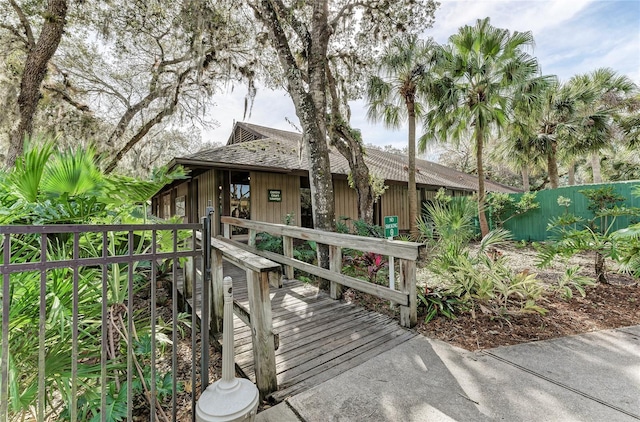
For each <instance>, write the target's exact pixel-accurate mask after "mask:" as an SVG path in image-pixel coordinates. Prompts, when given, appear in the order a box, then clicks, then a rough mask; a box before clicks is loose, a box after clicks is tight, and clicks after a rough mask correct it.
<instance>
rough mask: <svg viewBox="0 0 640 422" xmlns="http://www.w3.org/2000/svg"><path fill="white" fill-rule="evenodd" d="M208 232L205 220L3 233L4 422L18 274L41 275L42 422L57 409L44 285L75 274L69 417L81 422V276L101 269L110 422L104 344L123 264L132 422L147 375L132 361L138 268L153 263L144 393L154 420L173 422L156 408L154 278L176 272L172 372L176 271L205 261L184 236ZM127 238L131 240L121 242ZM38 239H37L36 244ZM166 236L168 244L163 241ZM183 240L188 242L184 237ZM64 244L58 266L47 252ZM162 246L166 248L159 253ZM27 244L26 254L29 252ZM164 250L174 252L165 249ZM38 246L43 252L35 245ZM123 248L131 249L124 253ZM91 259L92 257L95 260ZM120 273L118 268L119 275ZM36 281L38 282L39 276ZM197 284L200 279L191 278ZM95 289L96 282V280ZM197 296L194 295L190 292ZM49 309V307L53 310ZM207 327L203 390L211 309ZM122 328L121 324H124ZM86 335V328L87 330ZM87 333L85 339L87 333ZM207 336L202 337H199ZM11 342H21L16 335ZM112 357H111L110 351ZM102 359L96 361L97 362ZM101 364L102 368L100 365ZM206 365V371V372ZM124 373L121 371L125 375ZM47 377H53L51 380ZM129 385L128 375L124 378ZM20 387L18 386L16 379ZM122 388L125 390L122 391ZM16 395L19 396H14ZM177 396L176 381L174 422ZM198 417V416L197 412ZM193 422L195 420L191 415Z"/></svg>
mask: <svg viewBox="0 0 640 422" xmlns="http://www.w3.org/2000/svg"><path fill="white" fill-rule="evenodd" d="M203 225H204V226H205V231H206V228H208V226H209V223H208V221H203V224H154V225H140V224H136V225H51V226H0V236H1V237H2V242H1V246H0V247H1V250H2V252H1V254H0V257H1V260H2V262H1V263H0V274H2V290H1V291H2V300H1V304H2V312H1V314H2V324H1V325H2V336H1V343H0V349H1V355H0V397H2V399H1V400H0V420H8V419H9V411H10V406H11V403H10V400H9V397H10V396H9V393H10V391H9V388H10V377H11V376H14V377H15V374H14V375H11V374H10V366H11V362H12V360H13V359H14V357H13V355H12V353H13V349H12V347H13V346H12V344H10V342H9V340H10V332H9V330H10V323H11V321H10V310H11V308H10V307H11V303H12V300H15V299H16V298H13V297H12V292H13V291H14V289H15V288H16V286H14V285H12V276H15V277H17V274H19V273H25V272H39V273H40V282H39V304H38V307H39V319H38V320H39V324H38V365H37V367H38V376H37V380H38V382H37V400H36V404H35V406H34V407H35V408H34V409H32V410H31V412H32V413H33V417H35V419H36V420H38V421H44V420H45V419H46V418H47V417H51V416H50V415H51V414H55V410H54V411H53V412H52V409H51V407H52V406H53V405H54V403H51V400H50V398H49V397H47V392H48V389H50V388H51V386H47V384H46V377H47V367H46V361H47V358H48V357H50V356H49V355H48V353H50V351H49V350H47V342H46V340H47V339H46V338H45V337H46V330H47V317H48V315H47V305H48V302H47V293H48V286H47V280H48V275H49V274H50V272H52V271H54V270H56V269H70V270H71V271H72V275H71V277H72V280H71V283H72V310H71V317H72V323H71V325H72V326H71V328H70V329H71V382H70V384H71V385H70V386H69V391H70V394H68V396H69V397H70V400H71V402H70V403H68V404H67V408H68V415H66V417H68V418H69V420H71V421H74V422H75V421H77V420H78V419H79V415H78V397H79V396H80V395H81V394H82V393H83V392H84V388H85V385H84V384H83V382H82V381H81V376H82V374H79V363H84V362H86V361H87V357H86V356H84V355H82V353H81V352H82V345H81V344H79V333H80V330H81V328H80V325H79V324H80V323H81V322H83V321H82V318H83V317H84V315H82V314H81V313H80V301H81V299H82V298H81V297H80V295H81V292H80V290H79V289H80V287H81V286H80V277H81V276H80V271H81V269H84V268H87V267H89V268H93V269H95V270H96V274H101V276H100V277H99V280H100V281H99V283H100V288H101V321H100V323H101V328H100V333H99V334H100V336H101V340H100V357H99V364H100V375H99V383H100V384H99V390H100V408H99V409H100V410H99V413H100V418H101V420H102V421H105V420H106V416H107V413H108V409H107V407H108V403H107V393H108V392H107V388H108V387H107V385H108V379H113V378H112V377H113V376H114V374H113V373H108V371H109V368H110V366H109V365H108V361H109V353H110V351H109V350H107V347H108V342H107V339H108V338H109V336H110V335H113V333H110V332H109V331H108V329H109V326H108V325H109V317H110V315H109V313H110V312H111V309H110V303H109V300H108V298H109V294H110V288H112V287H113V286H111V285H110V279H109V277H110V276H111V277H117V276H119V275H120V274H119V273H118V274H115V271H119V268H117V266H118V265H119V264H122V265H124V266H126V267H127V274H126V281H123V284H124V283H126V287H124V285H123V286H122V290H121V291H123V292H125V293H123V295H125V296H126V299H124V300H123V302H122V306H126V315H127V318H126V319H127V322H126V323H127V328H128V335H129V338H128V341H126V353H127V357H126V394H127V420H132V411H133V407H134V403H133V375H134V374H138V375H140V376H142V370H143V368H140V366H139V365H138V364H137V362H134V350H133V341H132V337H133V333H134V329H135V327H134V318H133V315H134V309H133V304H134V303H133V302H134V277H135V276H136V274H135V272H134V264H140V263H148V264H149V266H150V276H149V281H150V296H149V300H150V309H149V312H150V325H151V327H150V347H151V351H150V356H151V358H150V359H151V362H150V366H151V375H150V382H149V385H148V386H147V385H146V383H145V382H144V381H142V382H143V384H144V390H145V394H146V395H147V397H148V402H149V407H150V420H156V419H158V418H159V419H160V420H162V419H165V420H166V419H168V418H169V415H167V414H166V413H165V412H164V410H163V409H162V408H161V407H159V406H158V405H157V402H156V400H155V397H157V393H158V392H157V390H156V388H157V387H156V383H157V381H158V380H157V378H156V376H157V374H156V358H157V355H158V340H157V334H158V333H157V314H156V305H157V303H156V288H157V276H158V271H159V265H161V264H162V263H163V262H165V263H168V264H169V265H170V266H171V267H172V268H173V270H172V278H173V280H172V281H173V282H172V283H171V284H172V291H171V299H172V300H171V302H172V326H171V332H172V337H171V341H172V344H173V347H172V356H171V365H172V368H173V369H174V370H175V368H177V363H178V362H177V359H178V357H177V354H176V347H175V345H176V344H177V333H178V326H177V324H178V302H179V300H178V292H177V288H176V286H177V282H176V277H177V276H178V274H177V268H178V267H179V260H180V259H181V258H194V261H196V259H195V258H197V257H203V255H204V254H203V250H202V248H198V246H197V245H195V242H192V241H187V242H185V241H183V240H181V239H182V237H181V236H182V235H184V234H185V232H186V234H188V236H189V237H190V238H191V239H194V238H195V233H196V231H199V230H203ZM149 233H150V237H146V238H147V239H148V241H146V247H145V248H144V249H143V248H140V247H138V246H139V245H140V244H141V243H140V242H141V238H142V237H144V236H149ZM116 236H120V237H119V239H120V241H121V243H120V246H121V247H122V248H123V249H126V250H119V251H116V250H115V248H114V238H115V237H116ZM124 236H126V240H123V237H124ZM34 237H35V238H34ZM160 237H162V239H163V242H160V241H159V240H160ZM183 237H184V236H183ZM61 238H63V239H64V242H66V243H65V245H69V244H70V245H71V248H69V246H65V248H66V249H65V251H64V255H65V256H64V257H63V258H62V259H60V256H52V254H51V253H50V252H51V250H52V248H53V247H55V246H56V245H60V243H61ZM161 243H162V245H164V247H161ZM26 244H28V245H29V247H27V246H25V245H26ZM167 244H169V246H168V247H167ZM34 245H38V246H34ZM122 245H126V247H125V246H122ZM92 252H93V253H92ZM199 261H200V262H203V266H204V265H206V263H205V260H204V259H200V260H199ZM114 267H115V269H114ZM195 271H196V267H195V265H194V266H193V272H194V273H195ZM202 272H203V273H205V269H204V268H202ZM36 277H37V276H36ZM192 279H194V280H195V274H194V276H193V277H192ZM96 283H98V280H96ZM193 291H194V292H195V289H193ZM49 305H51V304H50V303H49ZM203 317H204V318H205V319H202V323H201V324H200V329H201V331H202V333H201V337H200V339H201V356H202V359H203V361H202V363H203V365H202V367H203V368H202V369H203V370H202V373H201V376H202V379H201V385H202V388H203V389H204V388H206V386H207V385H208V384H209V380H208V371H207V367H208V352H209V341H208V340H209V335H208V333H207V332H206V330H207V328H208V323H207V322H208V318H209V317H208V309H204V310H203ZM122 325H123V326H124V321H122ZM196 326H197V323H196V313H195V312H192V319H191V329H192V332H191V335H192V346H194V347H192V356H191V358H192V362H193V365H192V369H191V371H192V372H191V379H192V387H193V388H192V391H191V402H192V408H193V405H194V404H195V400H196V391H195V390H196V388H195V387H196V384H195V377H196V372H195V371H196V348H195V345H196V337H197V335H198V332H197V331H196ZM82 329H84V328H82ZM83 334H84V332H83ZM202 334H204V335H202ZM12 335H18V334H13V333H12ZM111 353H112V354H113V351H111ZM96 359H97V358H96ZM96 364H97V362H96ZM205 364H206V366H205ZM123 370H124V368H120V371H123ZM49 375H50V374H49ZM123 378H124V376H123ZM14 381H15V380H14ZM122 388H125V387H124V386H123V387H122ZM14 393H15V392H14ZM176 394H177V380H176V376H173V377H172V390H171V403H172V406H171V409H172V413H171V419H172V420H176V409H177V403H176ZM192 413H193V412H192ZM192 418H195V415H193V416H192Z"/></svg>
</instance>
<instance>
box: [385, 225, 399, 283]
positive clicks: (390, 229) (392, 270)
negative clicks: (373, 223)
mask: <svg viewBox="0 0 640 422" xmlns="http://www.w3.org/2000/svg"><path fill="white" fill-rule="evenodd" d="M399 232H400V231H399V230H398V216H397V215H388V216H386V217H385V218H384V237H386V238H387V239H389V240H393V237H394V236H397V235H398V233H399ZM395 274H396V266H395V262H394V260H393V257H392V256H390V257H389V288H390V289H391V290H393V289H394V288H395V281H396V280H395Z"/></svg>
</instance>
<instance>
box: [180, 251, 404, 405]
mask: <svg viewBox="0 0 640 422" xmlns="http://www.w3.org/2000/svg"><path fill="white" fill-rule="evenodd" d="M224 275H225V276H227V275H229V276H231V277H232V279H233V294H234V300H235V301H237V302H238V303H239V304H241V305H242V306H243V307H245V308H249V303H248V302H249V300H248V289H247V282H246V273H245V272H244V271H242V270H240V269H238V268H237V267H234V266H233V265H231V264H229V263H227V262H225V264H224ZM181 278H182V277H178V289H179V290H180V291H183V290H182V280H181ZM200 291H201V286H196V295H197V296H196V307H195V309H196V310H197V313H198V316H199V308H200V300H201V298H200ZM269 296H270V298H271V304H272V318H273V331H274V333H277V334H278V335H279V340H280V346H279V348H278V349H277V350H276V362H275V364H276V373H277V379H278V385H279V387H278V391H276V392H275V393H273V394H272V395H271V398H272V399H274V400H275V401H281V400H283V399H285V398H286V397H289V396H291V395H293V394H297V393H300V392H302V391H305V390H307V389H309V388H311V387H313V386H315V385H317V384H319V383H321V382H323V381H326V380H328V379H331V378H333V377H335V376H337V375H339V374H341V373H343V372H344V371H346V370H348V369H350V368H353V367H355V366H357V365H360V364H361V363H363V362H365V361H366V360H368V359H370V358H371V357H373V356H376V355H378V354H380V353H383V352H385V351H387V350H390V349H391V348H393V347H395V346H396V345H398V344H400V343H402V342H404V341H407V340H408V339H410V338H411V337H413V336H415V335H416V334H415V332H413V331H409V330H406V329H404V328H402V327H400V325H399V323H398V321H397V320H394V319H392V318H390V317H387V316H385V315H382V314H378V313H375V312H370V311H367V310H365V309H363V308H360V307H358V306H356V305H353V304H350V303H345V302H341V301H337V300H333V299H331V298H330V297H329V295H328V294H326V293H325V292H322V291H319V290H318V289H317V288H315V287H313V286H310V285H308V284H305V283H303V282H300V281H298V280H284V282H283V287H281V288H273V287H271V288H270V292H269ZM187 302H189V305H192V298H191V297H189V298H187ZM234 349H235V361H236V366H237V367H238V368H239V369H240V370H241V372H242V373H244V374H245V376H247V377H248V378H249V379H250V380H251V381H252V382H255V373H254V368H253V351H252V344H251V328H250V327H248V326H247V325H246V324H245V323H244V322H242V321H241V320H240V319H239V318H238V317H237V316H234Z"/></svg>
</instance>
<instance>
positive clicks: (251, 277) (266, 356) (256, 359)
mask: <svg viewBox="0 0 640 422" xmlns="http://www.w3.org/2000/svg"><path fill="white" fill-rule="evenodd" d="M247 291H248V293H249V309H250V311H251V341H252V344H253V365H254V370H255V373H256V385H257V387H258V390H260V398H261V399H264V398H266V397H267V396H268V395H269V394H271V393H273V392H274V391H276V390H277V389H278V381H277V378H276V351H275V341H274V338H273V323H272V319H271V298H270V297H269V276H268V274H267V273H259V272H257V271H252V270H247Z"/></svg>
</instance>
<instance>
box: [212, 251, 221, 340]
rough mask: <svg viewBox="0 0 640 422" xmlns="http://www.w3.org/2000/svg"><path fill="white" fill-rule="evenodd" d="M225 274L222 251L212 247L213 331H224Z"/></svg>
mask: <svg viewBox="0 0 640 422" xmlns="http://www.w3.org/2000/svg"><path fill="white" fill-rule="evenodd" d="M223 277H224V274H223V270H222V251H220V249H217V248H215V247H212V248H211V331H213V332H214V333H221V332H222V324H223V315H224V288H223V285H222V280H223Z"/></svg>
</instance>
